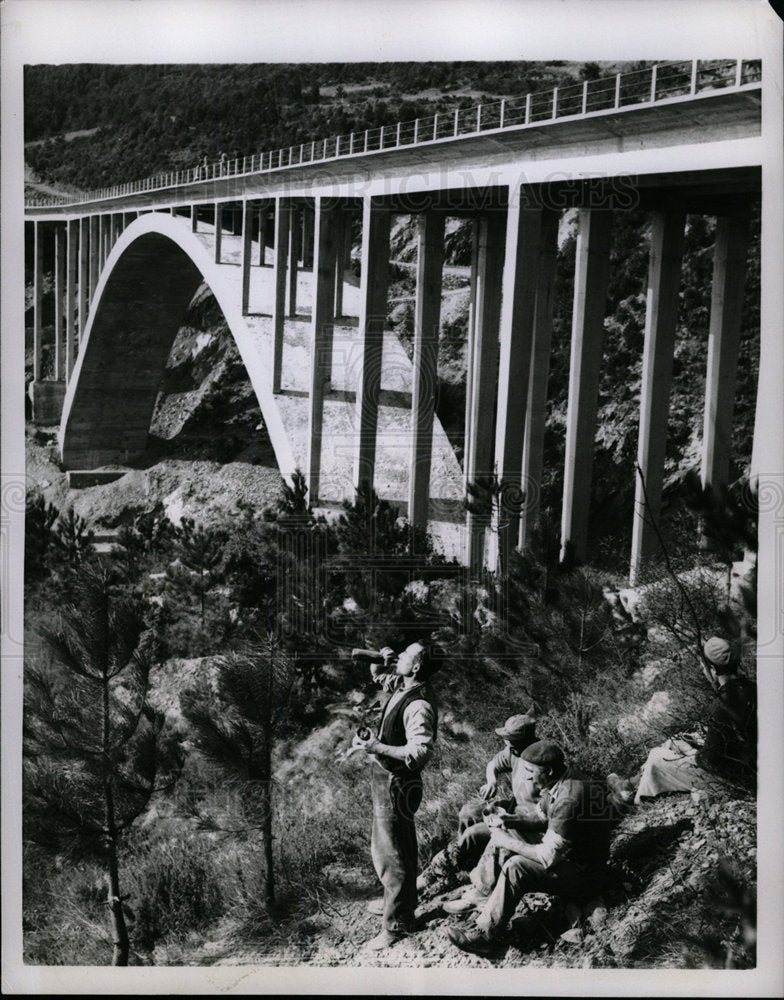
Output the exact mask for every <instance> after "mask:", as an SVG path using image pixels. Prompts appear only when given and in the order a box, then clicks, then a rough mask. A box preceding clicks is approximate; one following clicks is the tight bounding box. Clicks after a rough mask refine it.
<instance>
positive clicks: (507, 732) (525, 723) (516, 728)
mask: <svg viewBox="0 0 784 1000" xmlns="http://www.w3.org/2000/svg"><path fill="white" fill-rule="evenodd" d="M535 725H536V719H535V718H534V717H533V715H531V713H530V712H526V713H525V715H510V716H509V718H508V719H507V720H506V722H505V723H504V724H503V726H501V728H500V729H496V732H497V733H498V735H499V736H502V737H503V738H504V739H505V740H517V739H520V737H522V736H530V735H531V730H532V729H533V728H534V726H535Z"/></svg>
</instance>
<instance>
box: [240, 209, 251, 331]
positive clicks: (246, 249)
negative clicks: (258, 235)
mask: <svg viewBox="0 0 784 1000" xmlns="http://www.w3.org/2000/svg"><path fill="white" fill-rule="evenodd" d="M252 241H253V208H252V204H251V202H250V201H244V202H243V203H242V301H241V306H240V311H241V312H242V315H243V316H247V315H248V311H249V309H248V305H249V301H250V264H251V254H252V250H253V242H252Z"/></svg>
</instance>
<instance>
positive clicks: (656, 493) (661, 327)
mask: <svg viewBox="0 0 784 1000" xmlns="http://www.w3.org/2000/svg"><path fill="white" fill-rule="evenodd" d="M685 224H686V219H685V216H684V215H683V214H682V213H680V212H677V213H676V212H667V213H664V212H657V213H655V215H654V217H653V228H652V233H651V252H650V263H649V267H648V295H647V302H646V309H645V346H644V348H643V361H642V388H641V394H640V430H639V438H638V445H637V464H638V465H639V469H640V471H638V472H637V474H636V477H635V494H634V521H633V526H632V553H631V569H630V574H629V576H630V583H631V585H632V586H634V585H635V583H636V582H637V581H638V578H639V573H640V569H641V567H642V566H643V565H644V563H645V561H646V560H647V559H650V558H651V557H652V556H653V555H654V554H655V553H656V552H657V550H658V536H657V534H656V525H658V523H659V514H660V512H661V492H662V483H663V480H664V457H665V451H666V446H667V417H668V414H669V409H670V389H671V386H672V359H673V354H674V351H675V327H676V323H677V319H678V287H679V285H680V279H681V260H682V258H683V242H684V227H685ZM640 472H641V473H642V478H641V477H640Z"/></svg>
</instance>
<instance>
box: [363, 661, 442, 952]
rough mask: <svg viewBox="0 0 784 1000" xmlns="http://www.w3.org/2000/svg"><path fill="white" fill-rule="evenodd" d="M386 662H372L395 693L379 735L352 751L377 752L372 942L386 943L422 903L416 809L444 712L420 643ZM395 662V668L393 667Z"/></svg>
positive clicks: (409, 926)
mask: <svg viewBox="0 0 784 1000" xmlns="http://www.w3.org/2000/svg"><path fill="white" fill-rule="evenodd" d="M381 652H382V654H383V656H384V663H383V665H382V666H379V665H376V664H373V665H372V666H371V668H370V673H371V676H372V678H373V680H374V681H375V682H376V683H377V684H379V685H380V686H381V687H382V688H383V689H384V690H385V691H388V692H391V693H390V697H389V699H388V700H387V703H386V705H385V706H384V709H383V711H382V713H381V720H380V722H379V726H378V731H377V734H376V735H375V736H370V737H369V738H368V739H364V740H363V739H362V738H361V737H360V736H358V735H357V736H355V737H354V742H353V744H352V748H351V749H352V751H353V750H364V751H365V753H367V754H368V755H369V756H370V757H371V774H370V787H371V793H372V797H373V832H372V835H371V841H370V851H371V855H372V858H373V866H374V867H375V869H376V874H377V875H378V877H379V879H380V880H381V884H382V885H383V887H384V910H383V915H382V924H381V932H380V933H379V934H377V935H376V937H374V938H373V939H372V941H371V942H370V947H371V948H373V949H374V950H380V949H381V948H386V947H388V946H389V945H391V944H394V943H395V941H398V940H399V939H400V938H402V937H403V936H404V935H405V934H408V933H411V932H412V931H413V929H414V911H415V910H416V902H417V889H416V877H417V839H416V828H415V826H414V814H415V813H416V811H417V809H418V808H419V804H420V802H421V801H422V770H423V768H424V767H425V765H426V764H427V762H428V761H429V760H430V758H431V756H432V754H433V744H434V742H435V738H436V730H437V725H438V709H437V707H436V704H435V699H434V697H433V694H432V692H431V691H430V687H429V684H428V681H429V680H430V678H431V677H432V675H433V674H434V673H435V672H436V670H437V669H438V668H439V667H440V663H438V662H435V663H434V661H433V659H432V655H431V653H430V651H429V650H428V649H427V648H426V647H425V646H424V645H423V644H422V643H419V642H414V643H412V644H411V645H410V646H407V647H406V649H404V650H403V652H402V653H401V654H400V656H398V658H397V662H396V663H395V660H394V652H393V651H392V650H391V649H389V648H388V647H387V648H385V649H383V650H382V651H381ZM393 666H394V672H392V667H393Z"/></svg>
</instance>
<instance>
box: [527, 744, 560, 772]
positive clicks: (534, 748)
mask: <svg viewBox="0 0 784 1000" xmlns="http://www.w3.org/2000/svg"><path fill="white" fill-rule="evenodd" d="M520 758H521V759H522V760H527V761H528V763H529V764H538V765H539V767H546V768H549V769H551V770H554V771H559V770H562V769H563V768H564V767H565V765H566V761H565V760H564V753H563V750H562V749H561V748H560V747H559V746H558V744H557V743H553V742H552V741H551V740H537V741H536V743H532V744H531V745H530V746H528V747H526V748H525V750H523V752H522V753H521V754H520Z"/></svg>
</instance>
